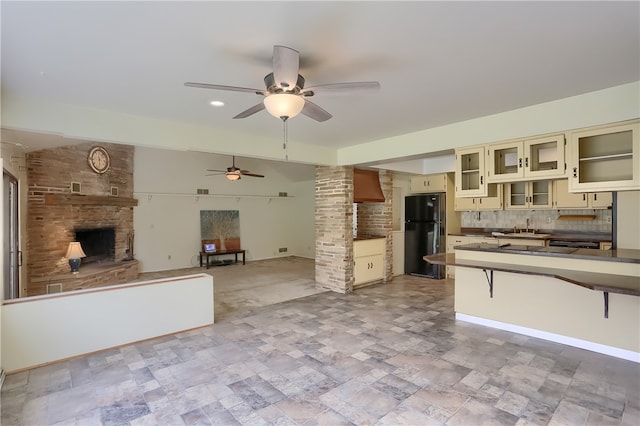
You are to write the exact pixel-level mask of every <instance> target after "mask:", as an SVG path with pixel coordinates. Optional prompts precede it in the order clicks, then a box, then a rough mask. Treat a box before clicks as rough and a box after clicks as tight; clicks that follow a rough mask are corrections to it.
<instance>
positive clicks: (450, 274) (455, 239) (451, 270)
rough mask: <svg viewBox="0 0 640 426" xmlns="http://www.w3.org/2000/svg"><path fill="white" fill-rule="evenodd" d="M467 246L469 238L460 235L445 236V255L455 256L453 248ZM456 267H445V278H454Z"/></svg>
mask: <svg viewBox="0 0 640 426" xmlns="http://www.w3.org/2000/svg"><path fill="white" fill-rule="evenodd" d="M465 244H469V237H466V236H460V235H447V254H455V252H456V251H455V249H454V247H455V246H462V245H465ZM455 271H456V267H455V266H447V278H455V276H456V273H455Z"/></svg>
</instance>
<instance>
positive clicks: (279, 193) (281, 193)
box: [278, 192, 288, 197]
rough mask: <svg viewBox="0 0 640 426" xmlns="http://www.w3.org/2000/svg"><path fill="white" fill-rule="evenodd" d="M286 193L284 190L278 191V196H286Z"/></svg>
mask: <svg viewBox="0 0 640 426" xmlns="http://www.w3.org/2000/svg"><path fill="white" fill-rule="evenodd" d="M287 196H288V195H287V193H286V192H278V197H287Z"/></svg>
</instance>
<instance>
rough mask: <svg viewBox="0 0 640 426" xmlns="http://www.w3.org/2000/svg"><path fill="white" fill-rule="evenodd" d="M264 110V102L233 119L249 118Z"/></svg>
mask: <svg viewBox="0 0 640 426" xmlns="http://www.w3.org/2000/svg"><path fill="white" fill-rule="evenodd" d="M263 109H264V104H263V103H262V102H260V103H259V104H255V105H254V106H252V107H251V108H249V109H247V110H245V111H242V112H241V113H240V114H238V115H236V116H235V117H233V118H247V117H249V116H250V115H253V114H255V113H256V112H260V111H262V110H263ZM234 164H235V163H234Z"/></svg>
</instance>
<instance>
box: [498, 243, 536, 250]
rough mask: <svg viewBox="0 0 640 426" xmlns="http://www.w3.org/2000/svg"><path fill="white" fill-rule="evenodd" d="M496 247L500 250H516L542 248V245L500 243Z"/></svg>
mask: <svg viewBox="0 0 640 426" xmlns="http://www.w3.org/2000/svg"><path fill="white" fill-rule="evenodd" d="M498 248H500V249H501V250H517V251H538V250H540V249H543V248H544V247H540V246H523V245H515V246H512V245H511V244H509V245H508V246H507V245H500V246H498Z"/></svg>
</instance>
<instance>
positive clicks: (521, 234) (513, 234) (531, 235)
mask: <svg viewBox="0 0 640 426" xmlns="http://www.w3.org/2000/svg"><path fill="white" fill-rule="evenodd" d="M503 235H504V236H505V237H519V238H549V237H550V236H551V234H538V233H537V232H505V233H504V234H503Z"/></svg>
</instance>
